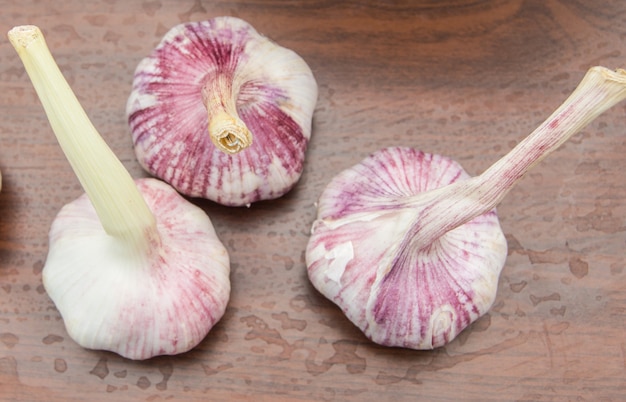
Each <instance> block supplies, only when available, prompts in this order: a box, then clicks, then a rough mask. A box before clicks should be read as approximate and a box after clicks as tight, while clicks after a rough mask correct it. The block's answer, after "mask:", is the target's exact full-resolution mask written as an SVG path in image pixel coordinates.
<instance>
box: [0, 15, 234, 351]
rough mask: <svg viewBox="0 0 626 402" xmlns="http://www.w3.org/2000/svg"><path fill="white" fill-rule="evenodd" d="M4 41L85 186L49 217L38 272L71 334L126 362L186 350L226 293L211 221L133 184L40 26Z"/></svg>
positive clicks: (157, 185)
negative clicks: (45, 247) (46, 248)
mask: <svg viewBox="0 0 626 402" xmlns="http://www.w3.org/2000/svg"><path fill="white" fill-rule="evenodd" d="M8 37H9V40H10V41H11V44H12V45H13V46H14V48H15V50H16V51H17V53H18V55H19V57H20V59H21V60H22V62H23V64H24V67H25V69H26V72H27V73H28V76H29V77H30V79H31V81H32V84H33V87H34V88H35V90H36V91H37V95H38V96H39V99H40V100H41V103H42V106H43V108H44V110H45V112H46V115H47V116H48V120H49V122H50V125H51V127H52V129H53V131H54V133H55V135H56V138H57V140H58V142H59V144H60V146H61V148H62V149H63V152H64V154H65V155H66V157H67V159H68V161H69V162H70V165H71V166H72V168H73V170H74V172H75V173H76V176H77V177H78V179H79V181H80V183H81V185H82V186H83V188H84V189H85V195H83V196H82V197H80V198H79V199H77V200H75V201H73V202H70V203H69V204H68V205H66V206H65V207H64V208H62V209H61V211H60V212H59V214H58V215H57V217H56V218H55V220H54V222H53V224H52V227H51V230H50V242H49V252H48V256H47V258H46V262H45V264H44V268H43V273H42V277H43V284H44V287H45V289H46V291H47V293H48V294H49V295H50V298H51V299H52V301H53V302H54V303H55V305H56V306H57V309H58V310H59V312H60V314H61V316H62V317H63V320H64V323H65V325H66V328H67V331H68V334H69V335H70V336H71V337H72V339H74V340H75V341H76V342H77V343H79V344H80V345H81V346H83V347H86V348H93V349H104V350H109V351H112V352H116V353H119V354H120V355H122V356H124V357H127V358H130V359H138V360H139V359H147V358H150V357H153V356H156V355H162V354H177V353H183V352H186V351H188V350H189V349H190V348H192V347H193V346H195V345H197V344H198V343H199V342H200V341H201V340H202V339H203V338H204V337H205V336H206V335H207V333H208V332H209V330H210V329H211V328H212V327H213V325H214V324H215V323H216V322H217V321H218V320H219V319H220V318H221V317H222V315H223V314H224V310H225V308H226V304H227V303H228V300H229V296H230V280H229V270H230V268H229V257H228V254H227V252H226V249H225V247H224V246H223V245H222V243H221V242H220V241H219V239H218V238H217V236H216V234H215V231H214V229H213V227H212V225H211V221H210V219H209V218H208V216H206V214H205V213H204V212H203V211H202V210H201V209H200V208H198V207H197V206H195V205H193V204H191V203H190V202H188V201H187V200H185V199H184V198H183V197H182V196H181V195H180V194H179V193H178V192H177V191H176V190H175V189H174V188H172V187H171V186H169V185H167V184H166V183H164V182H161V181H158V180H156V179H144V180H139V181H137V182H135V181H133V179H132V177H131V176H130V174H129V173H128V171H127V170H126V169H125V168H124V166H123V164H122V163H121V162H120V160H119V159H117V157H116V156H115V154H114V153H113V151H112V150H111V149H110V148H109V147H108V146H107V144H106V143H105V141H104V139H103V138H102V137H101V136H100V134H99V133H98V132H97V130H96V129H95V127H94V126H93V125H92V123H91V121H90V120H89V118H88V116H87V114H86V113H85V111H84V109H83V108H82V107H81V105H80V103H79V102H78V99H77V98H76V96H75V95H74V93H73V92H72V90H71V88H70V87H69V85H68V83H67V81H66V80H65V78H64V77H63V75H62V73H61V71H60V70H59V68H58V65H57V64H56V62H55V61H54V59H53V57H52V55H51V54H50V51H49V50H48V47H47V45H46V42H45V40H44V37H43V34H42V33H41V31H40V29H39V28H38V27H36V26H33V25H26V26H18V27H15V28H13V29H11V31H9V33H8ZM103 172H105V173H103Z"/></svg>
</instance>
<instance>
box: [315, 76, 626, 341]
mask: <svg viewBox="0 0 626 402" xmlns="http://www.w3.org/2000/svg"><path fill="white" fill-rule="evenodd" d="M624 99H626V70H623V69H618V70H615V71H612V70H609V69H607V68H604V67H599V66H597V67H592V68H590V69H589V70H588V71H587V73H586V74H585V76H584V77H583V79H582V80H581V82H580V83H579V84H578V86H577V87H576V88H575V90H574V91H573V92H572V93H571V95H570V96H569V97H568V98H567V99H566V100H565V101H564V102H563V103H562V104H561V105H560V106H559V107H558V108H557V109H556V110H555V111H554V112H553V113H552V114H551V115H550V116H549V117H548V118H547V119H546V120H545V121H544V122H543V123H541V124H540V125H539V127H537V128H536V129H535V130H534V131H533V132H532V133H531V134H530V135H528V136H527V137H526V138H524V139H523V140H522V141H520V142H519V144H517V145H516V146H515V147H514V148H513V149H512V150H511V151H509V153H507V154H506V155H505V156H503V157H502V158H500V159H499V160H498V161H496V162H495V163H494V164H492V165H491V166H490V167H489V168H487V169H486V170H485V171H484V172H483V173H482V174H480V175H478V176H474V177H469V175H467V173H465V172H464V171H463V169H462V168H461V166H459V165H458V164H456V163H455V162H453V161H452V160H450V159H447V158H445V157H441V156H437V155H429V154H425V153H422V152H419V151H416V150H413V149H409V148H389V149H385V150H382V151H379V152H377V153H374V154H372V155H371V156H370V157H368V158H366V159H365V160H364V161H362V162H361V163H360V164H357V165H356V166H354V167H352V168H350V169H347V170H346V171H344V172H342V173H340V174H339V175H337V176H336V177H335V178H334V179H333V180H331V182H330V183H329V184H328V186H327V187H326V189H325V190H324V191H323V193H322V195H321V197H320V199H319V202H318V216H317V219H316V220H315V221H314V222H313V226H312V230H311V237H310V239H309V243H308V245H307V248H306V264H307V271H308V275H309V279H310V280H311V283H312V284H313V286H315V287H316V288H317V289H318V290H319V291H320V292H321V293H322V294H323V295H324V296H326V297H327V298H328V299H330V300H331V301H333V302H334V303H336V304H337V305H338V306H339V307H340V308H341V309H342V311H343V312H344V313H345V315H346V316H347V317H348V318H349V319H350V320H351V321H352V322H353V323H354V324H355V325H356V326H357V327H359V328H360V329H361V330H362V331H363V332H364V334H365V335H366V336H368V337H369V338H370V339H372V340H373V341H374V342H376V343H379V344H381V345H386V346H400V347H407V348H412V349H432V348H435V347H439V346H443V345H445V344H447V343H449V342H450V341H451V340H453V339H454V338H455V337H456V335H458V334H459V333H460V332H461V331H462V330H463V329H464V328H466V327H467V326H468V325H469V324H470V323H472V322H473V321H474V320H476V319H477V318H478V317H480V316H481V315H483V314H484V313H485V312H486V311H487V310H488V309H489V307H490V306H491V304H492V303H493V301H494V299H495V297H496V292H497V284H498V277H499V275H500V272H501V270H502V268H503V266H504V263H505V261H506V254H507V245H506V240H505V238H504V236H503V234H502V230H501V229H500V226H499V223H498V218H497V216H496V212H495V207H496V206H497V205H498V204H499V203H500V201H502V199H503V198H504V197H505V195H506V194H507V193H508V192H509V191H510V189H511V188H512V187H513V186H514V185H515V184H516V183H517V182H518V181H519V180H520V179H521V178H522V177H524V175H525V174H526V173H527V172H528V171H529V170H530V169H531V168H532V167H533V166H535V165H537V164H538V163H539V162H540V161H541V160H543V159H544V158H546V157H547V156H548V155H549V154H550V153H551V152H553V151H555V150H556V149H557V148H558V147H559V146H560V145H562V144H563V143H564V142H565V141H567V139H569V138H570V137H571V136H572V135H573V134H575V133H577V132H579V131H580V130H582V129H583V128H584V127H585V126H587V125H588V124H589V123H590V122H592V121H593V120H594V119H595V118H596V117H598V116H599V115H600V114H602V113H604V112H605V111H607V110H608V109H609V108H611V107H612V106H614V105H616V104H617V103H619V102H621V101H622V100H624Z"/></svg>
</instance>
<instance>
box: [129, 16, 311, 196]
mask: <svg viewBox="0 0 626 402" xmlns="http://www.w3.org/2000/svg"><path fill="white" fill-rule="evenodd" d="M316 102H317V83H316V81H315V79H314V77H313V74H312V72H311V70H310V68H309V67H308V65H307V64H306V63H305V62H304V60H303V59H302V58H301V57H300V56H298V55H297V54H296V53H295V52H293V51H291V50H288V49H286V48H283V47H280V46H278V45H277V44H275V43H274V42H272V41H270V40H269V39H267V38H265V37H263V36H262V35H260V34H259V33H257V32H256V31H255V30H254V28H253V27H252V26H250V25H249V24H248V23H247V22H245V21H243V20H241V19H238V18H234V17H217V18H213V19H211V20H208V21H202V22H190V23H184V24H180V25H177V26H175V27H173V28H172V29H171V30H170V31H169V32H168V33H167V34H166V35H165V36H164V37H163V39H162V41H161V42H160V43H159V44H158V46H157V47H156V48H155V49H154V51H153V52H152V53H151V54H150V55H149V56H148V57H146V58H145V59H143V60H142V61H141V62H140V63H139V65H138V66H137V69H136V71H135V76H134V81H133V88H132V92H131V94H130V97H129V99H128V102H127V108H126V110H127V115H128V122H129V125H130V128H131V131H132V138H133V143H134V146H135V152H136V154H137V158H138V160H139V162H140V163H141V165H142V166H143V167H144V168H145V169H146V170H147V171H148V172H150V173H151V174H153V175H155V176H156V177H159V178H161V179H163V180H165V181H167V182H168V183H170V184H171V185H172V186H174V187H175V188H176V189H177V190H178V191H180V192H181V193H183V194H185V195H188V196H192V197H203V198H207V199H210V200H213V201H215V202H218V203H221V204H224V205H230V206H241V205H248V204H250V203H252V202H255V201H259V200H267V199H273V198H277V197H280V196H282V195H283V194H285V193H286V192H288V191H289V190H290V189H291V188H292V187H293V186H294V185H295V184H296V182H297V181H298V179H299V178H300V175H301V174H302V170H303V163H304V158H305V153H306V149H307V145H308V141H309V138H310V136H311V125H312V117H313V111H314V108H315V104H316Z"/></svg>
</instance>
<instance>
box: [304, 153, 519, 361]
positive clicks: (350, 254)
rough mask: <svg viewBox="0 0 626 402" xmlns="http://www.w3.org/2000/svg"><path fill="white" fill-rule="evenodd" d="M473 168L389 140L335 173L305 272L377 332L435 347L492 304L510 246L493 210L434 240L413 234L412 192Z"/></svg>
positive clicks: (404, 343) (383, 340) (381, 340)
mask: <svg viewBox="0 0 626 402" xmlns="http://www.w3.org/2000/svg"><path fill="white" fill-rule="evenodd" d="M467 178H469V175H468V174H467V173H466V172H465V171H464V170H463V168H462V167H461V166H460V165H459V164H458V163H456V162H454V161H453V160H451V159H448V158H445V157H442V156H439V155H432V154H426V153H423V152H421V151H418V150H415V149H411V148H404V147H396V148H387V149H383V150H380V151H378V152H376V153H374V154H372V155H370V156H369V157H368V158H366V159H365V160H363V161H362V162H361V163H359V164H357V165H355V166H353V167H352V168H349V169H347V170H345V171H343V172H342V173H340V174H339V175H337V176H335V178H333V179H332V180H331V182H330V183H329V184H328V186H327V187H326V189H325V190H324V192H323V193H322V195H321V196H320V199H319V201H318V217H317V220H316V221H315V223H314V225H313V228H312V235H311V240H310V242H309V244H308V246H307V250H306V261H307V266H308V275H309V278H310V280H311V282H312V284H313V285H314V286H315V287H316V288H317V289H318V290H319V291H320V292H321V293H322V294H323V295H324V296H325V297H327V298H328V299H330V300H331V301H333V302H334V303H336V304H337V305H339V306H340V307H341V309H342V310H343V312H344V314H345V315H346V316H347V318H348V319H350V320H351V321H352V322H353V323H354V324H355V325H356V326H357V327H359V328H360V329H361V330H362V331H363V332H364V334H365V335H366V336H367V337H368V338H370V339H371V340H372V341H373V342H375V343H378V344H381V345H387V346H400V347H406V348H411V349H432V348H435V347H439V346H442V345H444V344H446V343H448V342H449V341H450V340H452V339H454V338H455V337H456V335H458V333H459V332H461V331H462V330H463V329H464V328H465V327H467V326H468V325H469V324H471V323H472V322H473V321H474V320H476V319H477V318H478V317H480V316H482V315H483V314H484V313H485V312H487V310H489V308H490V307H491V305H492V303H493V301H494V299H495V293H496V292H495V290H496V288H497V285H498V278H499V275H500V272H501V270H502V267H503V266H504V261H505V259H506V254H507V243H506V239H505V237H504V234H503V233H502V230H501V229H500V225H499V223H498V218H497V216H496V213H495V210H492V211H490V212H488V213H486V214H483V215H480V216H478V217H476V218H474V219H473V220H472V221H470V222H468V223H467V224H466V225H462V226H460V227H458V228H456V229H455V230H452V231H450V232H447V233H446V234H445V235H444V236H442V237H440V238H439V239H438V240H437V241H436V242H435V243H434V244H432V245H431V246H429V247H426V248H421V249H420V248H419V247H416V246H415V245H413V244H412V242H411V239H412V236H413V233H412V229H411V228H412V227H414V226H416V220H418V219H419V214H418V213H416V211H415V208H414V206H413V205H411V204H408V203H406V202H405V201H406V199H407V198H410V197H412V196H414V195H416V194H419V193H423V192H425V191H428V190H432V189H435V188H439V187H442V186H445V185H447V184H450V183H453V182H456V181H458V180H465V179H467ZM468 265H475V266H481V267H482V269H480V270H472V269H467V266H468Z"/></svg>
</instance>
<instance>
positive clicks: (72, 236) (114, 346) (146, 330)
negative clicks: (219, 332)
mask: <svg viewBox="0 0 626 402" xmlns="http://www.w3.org/2000/svg"><path fill="white" fill-rule="evenodd" d="M136 184H137V187H138V189H139V191H140V193H141V194H142V195H143V197H144V199H145V201H146V203H147V204H148V207H149V208H150V210H151V211H153V213H154V214H155V215H156V216H158V219H157V226H156V228H157V231H158V233H159V235H160V244H158V245H154V250H153V251H152V252H151V253H149V254H147V255H142V254H140V253H136V252H135V250H133V249H132V248H130V247H128V244H127V243H126V242H123V241H119V240H118V239H116V238H113V237H111V236H110V235H109V234H107V233H106V232H105V231H104V229H103V227H102V224H101V223H100V220H99V218H98V215H97V214H96V211H95V209H94V207H93V205H92V203H91V202H90V201H89V198H88V197H87V196H86V195H85V194H83V195H82V196H81V197H79V198H77V199H76V200H74V201H72V202H70V203H68V204H66V205H65V206H64V207H63V208H62V209H61V210H60V211H59V213H58V214H57V217H56V218H55V220H54V222H53V224H52V226H51V228H50V234H49V237H50V244H49V251H48V256H47V258H46V263H45V266H44V269H43V272H42V278H43V284H44V287H45V289H46V292H47V293H48V295H49V296H50V298H51V299H52V301H53V302H54V304H55V306H56V307H57V309H58V310H59V312H60V313H61V316H62V317H63V321H64V323H65V327H66V330H67V332H68V334H69V335H70V337H71V338H72V339H73V340H74V341H76V343H78V344H79V345H81V346H82V347H85V348H88V349H95V350H108V351H112V352H115V353H118V354H120V355H121V356H124V357H126V358H129V359H133V360H144V359H147V358H150V357H153V356H159V355H173V354H179V353H183V352H186V351H188V350H190V349H192V348H193V347H195V346H196V345H197V344H198V343H200V342H201V341H202V340H203V339H204V338H205V337H206V335H207V334H208V333H209V331H210V330H211V328H212V327H213V326H214V325H215V324H216V323H217V322H218V321H219V320H220V318H221V317H222V316H223V314H224V311H225V309H226V305H227V303H228V300H229V296H230V280H229V272H230V268H229V267H230V266H229V256H228V253H227V251H226V248H225V247H224V246H223V244H222V243H221V242H220V240H219V239H218V237H217V235H216V233H215V230H214V229H213V226H212V224H211V221H210V219H209V217H208V216H207V215H206V214H205V213H204V211H202V210H201V209H200V208H198V207H196V206H195V205H193V204H191V203H189V202H187V201H186V200H184V199H183V197H182V196H181V195H180V194H178V192H176V191H175V190H174V189H173V188H172V187H170V186H169V185H167V184H165V183H163V182H161V181H159V180H156V179H139V180H137V181H136Z"/></svg>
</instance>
